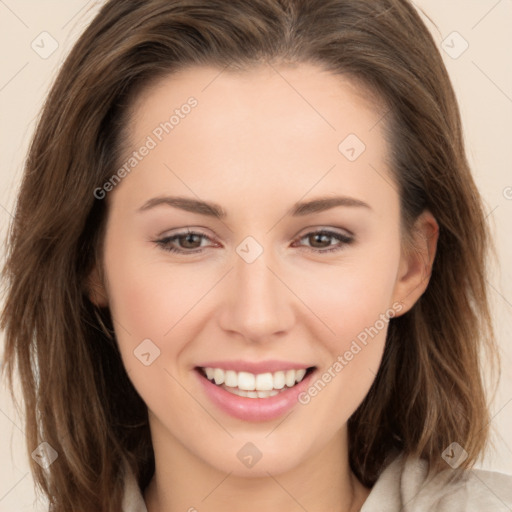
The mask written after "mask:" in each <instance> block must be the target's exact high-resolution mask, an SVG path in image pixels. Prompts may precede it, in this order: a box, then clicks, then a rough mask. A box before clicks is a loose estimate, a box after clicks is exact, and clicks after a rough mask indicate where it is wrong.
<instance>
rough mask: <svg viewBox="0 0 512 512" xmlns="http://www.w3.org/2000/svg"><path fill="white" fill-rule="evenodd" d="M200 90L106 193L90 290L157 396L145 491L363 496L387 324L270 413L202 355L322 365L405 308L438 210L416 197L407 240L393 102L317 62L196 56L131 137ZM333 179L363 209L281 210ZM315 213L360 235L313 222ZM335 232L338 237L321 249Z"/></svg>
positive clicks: (200, 500)
mask: <svg viewBox="0 0 512 512" xmlns="http://www.w3.org/2000/svg"><path fill="white" fill-rule="evenodd" d="M190 96H194V97H195V98H196V99H197V100H198V105H197V107H195V108H194V109H193V110H192V111H191V113H190V114H189V115H188V116H186V117H185V118H184V119H181V120H180V124H179V125H177V126H176V127H175V128H174V130H173V131H172V132H171V133H170V134H168V135H166V136H165V137H164V138H163V140H162V141H161V142H159V143H158V145H157V147H156V148H154V149H153V150H151V151H150V153H149V154H148V155H147V156H146V157H145V158H144V159H142V161H141V162H140V163H138V165H137V166H136V168H134V170H133V171H132V172H131V173H130V174H129V175H128V176H127V177H125V178H124V179H123V180H122V182H121V183H120V184H119V185H117V186H116V187H115V189H114V190H113V191H111V192H109V194H108V197H107V199H106V200H108V202H109V203H108V204H109V215H108V222H107V228H106V232H105V245H104V254H103V257H104V259H103V266H104V273H105V282H101V281H100V279H99V277H98V275H99V274H98V272H97V270H96V271H95V272H93V274H92V275H91V298H92V299H93V300H94V301H95V302H96V303H97V304H98V305H108V306H109V307H110V309H111V312H112V315H113V318H114V321H115V329H116V335H117V339H118V343H119V348H120V351H121V356H122V359H123V363H124V365H125V367H126V370H127V372H128V374H129V377H130V379H131V380H132V382H133V384H134V386H135V388H136V389H137V391H138V392H139V394H140V395H141V397H142V398H143V400H144V401H145V403H146V404H147V406H148V409H149V420H150V427H151V435H152V440H153V445H154V449H155V458H156V471H155V476H154V478H153V479H152V481H151V482H150V484H149V486H148V487H147V488H146V489H145V492H144V497H145V501H146V504H147V508H148V511H149V512H164V511H165V512H178V511H184V510H189V509H191V507H195V509H197V510H201V511H208V512H217V511H223V512H225V511H226V510H244V511H245V512H253V511H254V512H256V511H261V510H267V511H269V512H273V511H281V510H287V511H290V512H294V511H302V510H304V509H306V510H308V511H309V512H317V511H318V512H320V511H323V512H325V511H328V510H329V511H331V510H332V511H334V510H336V511H341V510H342V511H355V510H359V509H360V508H361V506H362V504H363V503H364V500H365V499H366V497H367V495H368V493H369V489H366V488H365V487H364V486H363V485H362V484H361V483H360V482H359V481H358V480H357V478H356V477H355V476H354V475H353V473H352V472H351V470H350V467H349V464H348V441H347V427H346V424H347V420H348V419H349V417H350V416H351V415H352V413H353V412H354V411H355V410H356V408H357V406H358V405H359V404H360V403H361V402H362V400H363V399H364V397H365V395H366V393H367V392H368V390H369V388H370V386H371V384H372V382H373V380H374V378H375V374H376V372H377V370H378V367H379V364H380V362H381V357H382V353H383V350H384V342H385V337H386V331H387V324H386V326H385V327H384V328H382V329H381V330H380V331H379V332H378V335H376V336H375V337H374V338H373V339H370V341H369V342H368V344H367V345H366V346H365V347H364V348H363V349H362V350H361V351H360V352H359V353H358V354H357V355H356V356H354V357H353V359H352V360H351V361H349V362H348V364H347V365H346V366H344V368H343V370H342V371H341V372H339V373H338V374H337V375H336V377H335V378H334V379H332V380H331V382H329V383H328V385H326V386H325V388H324V389H323V390H322V391H321V392H320V393H318V395H317V396H316V397H314V398H313V399H312V400H311V401H310V402H309V403H308V404H306V405H301V404H297V405H296V406H295V407H294V408H293V409H292V411H291V413H289V414H288V415H285V416H283V417H280V418H278V419H276V420H273V421H267V422H246V421H242V420H239V419H236V418H233V417H231V416H229V415H227V414H225V413H224V412H223V411H221V410H219V409H218V408H217V407H216V406H215V405H214V404H212V403H211V402H210V401H209V399H208V398H207V396H206V395H205V394H204V392H203V390H202V386H200V382H199V381H198V379H197V376H196V375H195V373H194V371H193V368H194V366H196V365H197V364H198V363H199V362H201V361H205V360H214V359H226V360H228V359H246V360H257V361H259V360H265V359H282V360H291V361H298V362H303V363H306V364H308V365H315V366H317V368H318V369H319V374H321V373H322V372H323V371H327V369H328V368H329V367H332V365H333V363H334V362H335V361H336V360H337V358H338V356H339V355H340V354H344V353H345V352H346V351H347V350H348V349H349V347H350V345H351V343H352V341H353V340H354V339H356V337H357V335H358V334H359V333H361V332H362V331H364V329H365V328H367V327H369V326H373V325H374V324H375V323H376V321H377V320H378V319H379V317H380V315H381V314H383V313H385V312H386V311H387V310H389V309H390V308H391V309H393V304H395V312H396V315H395V316H399V315H400V314H404V313H405V312H407V311H408V310H409V309H410V308H411V307H412V305H413V304H414V303H415V302H416V300H417V299H418V298H419V297H420V296H421V294H422V293H423V291H424V290H425V288H426V286H427V284H428V278H429V274H430V269H431V265H432V261H433V258H434V255H435V247H436V242H437V232H438V231H437V230H438V228H437V224H436V221H435V219H434V218H433V217H432V215H431V214H430V213H429V212H428V211H426V212H424V213H423V214H422V215H421V216H420V218H419V219H418V221H417V223H416V231H415V234H414V236H415V240H416V249H415V250H414V251H408V250H406V247H405V245H404V244H403V243H402V236H401V231H400V210H399V197H398V195H397V188H396V186H394V184H393V179H392V177H391V172H390V170H389V168H388V166H387V157H388V148H387V145H386V142H385V139H384V134H383V131H382V128H383V126H382V122H379V120H381V118H382V115H383V112H385V109H384V107H383V106H382V105H379V104H378V102H376V101H373V100H371V98H372V97H371V96H370V95H369V94H368V91H365V90H364V89H361V87H355V86H354V85H353V84H352V83H351V82H350V81H349V80H348V79H347V78H346V77H340V76H334V75H332V74H330V73H328V72H324V71H322V70H321V69H320V68H318V67H316V66H313V65H309V64H300V65H297V66H294V67H291V66H288V67H285V66H279V67H275V66H274V67H271V66H269V65H262V66H261V67H258V68H255V69H252V70H251V71H245V72H241V73H240V72H237V73H235V72H228V71H223V72H221V71H220V70H219V69H216V68H211V67H194V68H189V69H187V70H185V71H181V72H179V73H178V74H175V75H173V76H168V77H166V78H164V79H162V80H160V81H159V82H158V83H157V84H156V85H155V84H154V85H152V86H151V87H149V88H146V90H144V91H143V92H142V93H141V95H140V96H139V97H138V98H137V100H136V102H135V103H134V105H133V109H132V117H131V120H130V123H129V125H128V126H127V133H128V134H129V140H130V143H131V151H133V150H134V149H136V148H138V147H140V145H141V142H142V141H143V140H144V139H146V137H147V136H148V135H150V134H151V133H152V131H153V130H154V129H155V127H156V126H158V125H159V123H160V122H162V121H164V120H166V119H168V118H169V116H170V115H171V114H172V111H173V110H174V108H179V107H180V106H181V105H183V104H184V103H185V102H186V101H187V99H188V98H189V97H190ZM351 133H353V134H356V135H357V136H358V137H359V138H360V139H361V140H362V141H364V144H365V145H366V150H365V151H364V152H363V153H362V154H361V155H360V156H359V157H358V158H357V159H356V160H355V161H353V162H351V161H349V160H348V159H347V158H346V157H345V156H344V155H343V154H341V153H340V151H339V150H338V146H339V144H340V142H341V141H343V140H344V139H345V137H346V136H347V135H348V134H351ZM128 153H130V152H128ZM128 153H127V154H128ZM377 171H378V172H377ZM162 195H182V196H186V197H190V198H193V199H199V198H200V199H202V200H207V201H214V202H216V203H218V204H220V205H221V206H222V207H223V208H224V209H225V210H226V211H227V213H228V216H227V217H226V218H225V219H223V220H219V219H214V218H212V217H208V216H205V215H200V214H196V213H191V212H186V211H183V210H179V209H177V208H174V207H171V206H168V205H160V206H156V207H154V208H150V209H147V210H145V211H142V212H141V211H139V208H140V207H141V206H142V205H143V204H144V203H145V202H146V201H148V200H149V199H151V198H154V197H158V196H162ZM328 195H344V196H349V197H352V198H356V199H358V200H361V201H364V202H365V203H367V204H368V206H369V208H366V207H355V206H339V207H335V208H332V209H330V210H326V211H323V212H317V213H313V214H310V215H308V216H306V217H297V218H293V217H291V216H289V215H288V214H287V212H288V210H290V208H291V207H292V205H293V204H294V203H295V202H297V201H299V200H302V201H305V200H310V199H313V198H317V197H321V196H328ZM187 228H191V229H193V230H194V231H199V232H201V233H202V234H204V235H205V236H206V237H207V238H203V239H201V238H195V239H193V240H192V242H190V241H189V244H190V243H192V244H193V245H187V239H186V238H185V239H183V238H182V239H181V244H180V240H177V241H175V242H174V243H171V245H174V246H176V247H178V248H181V249H182V250H184V251H187V250H188V251H193V250H195V248H202V252H201V253H195V254H189V255H178V254H174V253H170V252H168V251H166V250H165V249H164V248H163V247H162V246H159V245H158V244H157V243H156V242H155V241H156V240H160V239H162V238H164V236H170V235H173V234H177V233H182V232H184V231H186V229H187ZM322 228H323V229H329V230H331V231H335V232H336V233H341V234H345V235H347V234H352V235H353V236H354V241H353V242H352V243H350V244H343V243H342V242H339V241H338V240H337V239H336V238H334V237H331V238H326V239H321V238H320V239H317V238H315V237H307V236H306V235H307V234H309V233H312V232H313V233H314V232H315V231H318V230H320V229H322ZM247 236H251V237H253V238H254V239H255V240H256V241H257V242H258V243H259V244H260V246H261V247H262V248H263V253H262V254H261V255H260V256H259V257H258V258H257V259H256V260H255V261H254V262H253V263H251V264H248V263H247V262H246V261H245V260H244V259H242V258H241V257H240V256H239V255H238V253H237V252H236V248H237V247H238V246H239V244H240V243H241V242H242V241H243V240H244V239H245V238H246V237H247ZM334 246H341V247H342V249H341V250H340V251H337V252H330V253H323V254H322V253H320V252H316V253H315V252H313V250H311V249H317V250H318V251H320V250H325V249H326V248H332V247H334ZM308 249H309V250H308ZM228 271H229V272H228ZM396 303H399V305H400V311H399V312H398V311H396V309H397V308H396ZM147 338H149V339H151V340H152V342H153V343H154V344H155V345H156V346H158V347H159V349H160V356H159V357H158V358H157V359H155V360H154V362H153V363H152V364H151V365H149V366H145V365H143V364H141V362H140V361H139V359H137V358H136V357H135V356H134V353H133V352H134V350H135V349H136V348H137V346H138V345H139V344H140V343H141V341H142V340H144V339H147ZM247 442H251V443H253V444H254V445H256V446H257V447H258V449H259V450H260V452H261V453H262V458H261V459H260V460H259V461H258V462H257V463H256V464H255V465H254V466H253V467H251V468H248V467H246V466H245V465H244V464H242V463H241V462H240V460H239V459H238V457H237V452H238V451H239V450H240V449H241V447H242V446H243V445H245V444H246V443H247ZM191 510H193V509H191Z"/></svg>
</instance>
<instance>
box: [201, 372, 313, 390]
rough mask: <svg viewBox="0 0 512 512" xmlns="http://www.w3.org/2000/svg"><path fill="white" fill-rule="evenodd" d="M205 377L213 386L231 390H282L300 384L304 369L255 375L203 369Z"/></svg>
mask: <svg viewBox="0 0 512 512" xmlns="http://www.w3.org/2000/svg"><path fill="white" fill-rule="evenodd" d="M203 369H204V371H205V373H206V377H207V378H208V379H209V380H212V379H213V380H214V381H215V384H217V385H219V386H220V385H221V384H224V385H226V386H228V387H231V388H236V387H238V389H243V390H245V391H254V390H256V391H270V390H272V389H282V388H284V386H285V385H286V386H288V387H290V388H291V387H292V386H294V385H295V383H296V382H300V381H301V380H302V379H303V378H304V375H305V374H306V370H305V369H303V368H302V369H300V370H287V371H279V372H275V373H259V374H257V375H255V374H254V373H249V372H235V371H233V370H223V369H222V368H203Z"/></svg>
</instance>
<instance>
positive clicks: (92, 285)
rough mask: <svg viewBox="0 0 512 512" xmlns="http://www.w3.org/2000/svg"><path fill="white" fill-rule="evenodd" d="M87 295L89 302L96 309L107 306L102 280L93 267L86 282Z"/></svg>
mask: <svg viewBox="0 0 512 512" xmlns="http://www.w3.org/2000/svg"><path fill="white" fill-rule="evenodd" d="M86 289H87V295H88V296H89V299H90V301H91V302H92V303H93V304H95V305H96V306H98V307H107V306H108V296H107V291H106V289H105V285H104V284H103V280H102V278H101V276H100V273H99V271H98V267H97V266H96V265H95V266H94V268H93V270H92V271H91V273H90V274H89V276H88V277H87V280H86Z"/></svg>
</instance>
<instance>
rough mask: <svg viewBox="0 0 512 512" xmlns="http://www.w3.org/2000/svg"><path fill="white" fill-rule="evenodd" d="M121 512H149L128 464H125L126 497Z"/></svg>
mask: <svg viewBox="0 0 512 512" xmlns="http://www.w3.org/2000/svg"><path fill="white" fill-rule="evenodd" d="M121 512H147V508H146V504H145V503H144V498H143V496H142V492H141V490H140V487H139V484H138V483H137V480H136V478H135V475H134V474H133V471H132V470H131V469H130V467H129V466H128V464H127V463H126V462H125V464H124V496H123V505H122V509H121Z"/></svg>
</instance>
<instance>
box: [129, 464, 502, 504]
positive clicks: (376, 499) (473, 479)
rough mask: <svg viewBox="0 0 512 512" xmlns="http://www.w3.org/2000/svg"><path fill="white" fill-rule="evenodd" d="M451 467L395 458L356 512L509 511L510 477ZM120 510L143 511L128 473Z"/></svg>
mask: <svg viewBox="0 0 512 512" xmlns="http://www.w3.org/2000/svg"><path fill="white" fill-rule="evenodd" d="M452 474H453V470H452V469H450V468H448V469H447V470H446V471H442V472H441V473H438V474H437V475H436V476H435V477H434V478H432V477H429V478H428V479H427V478H426V477H427V464H426V462H425V461H423V460H419V459H411V458H409V459H405V458H404V457H402V456H399V457H397V458H396V459H395V460H394V461H393V462H392V463H391V464H390V465H389V466H388V467H387V468H386V469H385V470H384V471H383V472H382V474H381V476H380V477H379V479H378V480H377V482H376V483H375V485H374V486H373V488H372V490H371V492H370V494H369V496H368V498H367V499H366V501H365V503H364V505H363V507H362V508H361V511H360V512H399V511H400V512H427V511H429V512H433V511H435V512H510V511H512V476H511V475H507V474H504V473H496V472H493V471H485V470H481V469H473V470H471V471H468V472H466V475H465V478H464V479H463V480H459V481H458V482H456V483H453V482H451V483H450V482H449V477H450V476H451V475H452ZM123 512H147V509H146V505H145V503H144V499H143V497H142V493H141V491H140V489H139V487H138V485H137V482H136V481H135V478H134V476H133V474H132V473H129V474H128V476H127V478H126V487H125V495H124V500H123Z"/></svg>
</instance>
